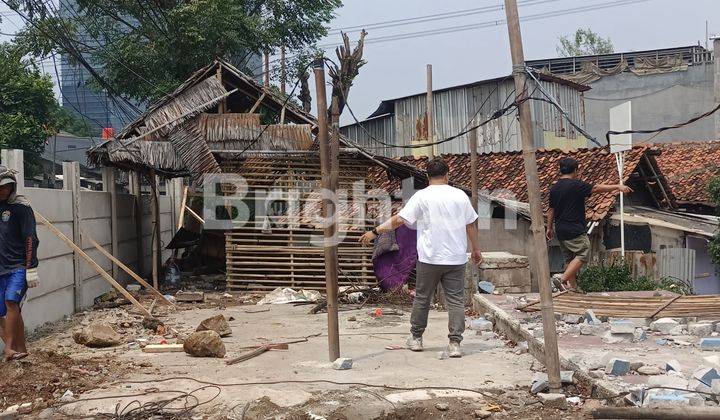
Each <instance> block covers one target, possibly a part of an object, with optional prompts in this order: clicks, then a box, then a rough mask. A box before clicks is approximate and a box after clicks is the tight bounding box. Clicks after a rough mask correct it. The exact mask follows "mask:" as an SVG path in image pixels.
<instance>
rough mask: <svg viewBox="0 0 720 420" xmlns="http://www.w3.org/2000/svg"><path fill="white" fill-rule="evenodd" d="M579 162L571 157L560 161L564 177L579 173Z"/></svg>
mask: <svg viewBox="0 0 720 420" xmlns="http://www.w3.org/2000/svg"><path fill="white" fill-rule="evenodd" d="M577 168H578V161H577V160H576V159H573V158H571V157H564V158H562V159H560V173H561V174H563V175H568V174H573V173H575V171H577Z"/></svg>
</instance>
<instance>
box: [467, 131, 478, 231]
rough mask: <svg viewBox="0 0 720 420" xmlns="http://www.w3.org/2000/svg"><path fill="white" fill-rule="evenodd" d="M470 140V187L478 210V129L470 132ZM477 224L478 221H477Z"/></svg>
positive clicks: (474, 204)
mask: <svg viewBox="0 0 720 420" xmlns="http://www.w3.org/2000/svg"><path fill="white" fill-rule="evenodd" d="M470 125H471V126H472V127H474V126H475V118H473V119H472V121H471V122H470ZM468 140H469V141H470V145H469V147H470V188H472V191H471V199H472V205H473V208H474V209H475V211H476V212H477V210H478V176H477V129H473V130H472V131H470V132H469V133H468ZM475 224H476V225H477V222H475Z"/></svg>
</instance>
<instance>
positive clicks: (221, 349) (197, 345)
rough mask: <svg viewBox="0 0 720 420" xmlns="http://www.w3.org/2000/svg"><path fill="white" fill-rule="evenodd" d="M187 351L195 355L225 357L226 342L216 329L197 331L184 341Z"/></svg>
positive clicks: (184, 347)
mask: <svg viewBox="0 0 720 420" xmlns="http://www.w3.org/2000/svg"><path fill="white" fill-rule="evenodd" d="M183 350H185V353H187V354H189V355H191V356H195V357H219V358H223V357H225V344H224V343H223V341H222V339H221V338H220V334H218V333H217V332H216V331H212V330H207V331H196V332H194V333H192V334H190V336H189V337H188V338H186V339H185V342H184V343H183Z"/></svg>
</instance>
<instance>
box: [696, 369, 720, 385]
mask: <svg viewBox="0 0 720 420" xmlns="http://www.w3.org/2000/svg"><path fill="white" fill-rule="evenodd" d="M692 376H693V378H695V379H697V380H698V381H700V382H702V383H704V384H705V385H707V386H711V385H712V381H713V380H717V379H720V374H719V373H718V371H717V370H716V369H715V368H703V369H700V370H697V371H695V373H693V375H692Z"/></svg>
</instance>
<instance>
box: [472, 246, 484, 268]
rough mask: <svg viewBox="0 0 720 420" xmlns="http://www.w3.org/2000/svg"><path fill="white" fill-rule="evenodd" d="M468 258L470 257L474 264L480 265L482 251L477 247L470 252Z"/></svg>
mask: <svg viewBox="0 0 720 420" xmlns="http://www.w3.org/2000/svg"><path fill="white" fill-rule="evenodd" d="M470 258H472V261H473V263H475V264H476V265H480V264H482V262H483V261H484V259H483V255H482V251H480V250H479V249H476V250H474V251H473V252H472V253H471V254H470Z"/></svg>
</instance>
